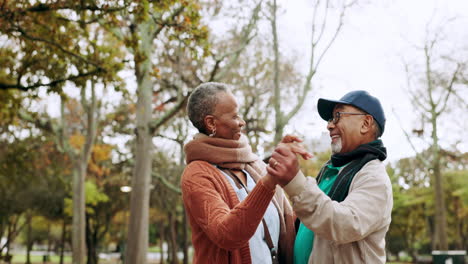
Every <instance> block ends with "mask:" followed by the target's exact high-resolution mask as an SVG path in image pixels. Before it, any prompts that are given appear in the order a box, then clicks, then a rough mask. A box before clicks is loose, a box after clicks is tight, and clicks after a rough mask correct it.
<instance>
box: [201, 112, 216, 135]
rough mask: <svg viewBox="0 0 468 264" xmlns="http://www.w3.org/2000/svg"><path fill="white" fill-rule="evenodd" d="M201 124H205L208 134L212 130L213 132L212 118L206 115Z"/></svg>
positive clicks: (213, 120)
mask: <svg viewBox="0 0 468 264" xmlns="http://www.w3.org/2000/svg"><path fill="white" fill-rule="evenodd" d="M203 122H204V123H205V128H206V130H207V132H208V133H211V132H212V131H213V130H215V127H216V124H215V118H214V116H212V115H206V116H205V118H204V119H203Z"/></svg>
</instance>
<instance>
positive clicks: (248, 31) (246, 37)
mask: <svg viewBox="0 0 468 264" xmlns="http://www.w3.org/2000/svg"><path fill="white" fill-rule="evenodd" d="M261 6H262V1H259V2H258V4H257V5H256V6H255V8H254V10H253V11H252V16H251V17H250V20H249V23H248V24H247V25H246V26H245V27H244V28H243V30H242V36H241V43H240V44H239V48H238V49H237V50H236V51H235V52H234V53H233V54H232V55H229V57H231V59H230V60H229V62H228V63H227V64H226V66H224V68H223V70H222V71H220V72H218V73H217V74H216V75H215V77H214V78H213V80H212V81H218V80H221V79H223V78H224V76H225V75H226V74H227V73H228V72H229V71H230V70H231V68H232V66H233V65H234V64H235V63H236V62H237V60H238V59H239V56H240V54H241V52H242V51H243V50H244V49H245V47H247V45H248V44H249V43H250V41H251V40H252V39H253V38H254V37H255V35H256V34H255V33H254V34H252V32H253V31H254V29H255V28H256V26H257V21H258V19H259V13H260V9H261Z"/></svg>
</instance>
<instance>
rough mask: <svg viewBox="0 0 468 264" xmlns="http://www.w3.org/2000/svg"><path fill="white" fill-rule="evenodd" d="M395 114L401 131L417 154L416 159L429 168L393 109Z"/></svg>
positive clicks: (428, 164)
mask: <svg viewBox="0 0 468 264" xmlns="http://www.w3.org/2000/svg"><path fill="white" fill-rule="evenodd" d="M392 112H393V114H394V115H395V117H396V119H397V120H398V124H399V125H400V128H401V130H402V131H403V133H404V134H405V137H406V140H407V141H408V143H409V144H410V146H411V148H412V149H413V150H414V153H416V159H417V160H418V161H419V162H421V164H423V165H424V166H425V167H427V168H429V167H430V166H431V164H430V163H429V162H427V161H426V160H425V159H423V158H422V157H421V154H420V153H419V152H418V151H417V150H416V147H415V146H414V144H413V141H411V137H410V136H409V134H408V132H406V130H405V129H404V128H403V125H402V124H401V121H400V118H399V117H398V114H397V113H396V112H395V109H392Z"/></svg>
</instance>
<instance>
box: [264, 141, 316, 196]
mask: <svg viewBox="0 0 468 264" xmlns="http://www.w3.org/2000/svg"><path fill="white" fill-rule="evenodd" d="M301 142H302V140H301V139H300V138H298V137H296V136H292V135H286V136H285V137H284V138H283V139H282V140H281V142H280V143H279V144H278V146H277V147H276V148H275V151H274V152H273V154H271V157H270V159H269V161H268V166H267V172H268V174H270V176H271V177H272V178H273V179H274V180H275V181H276V183H277V184H279V185H280V186H281V187H284V186H285V185H287V184H288V183H289V182H290V181H291V180H292V179H293V178H294V177H295V176H296V174H297V173H298V172H299V161H298V159H297V156H296V155H300V156H301V157H302V158H303V159H306V160H307V159H310V158H312V154H311V153H309V152H308V151H307V149H306V148H305V147H304V146H303V145H302V144H300V143H301Z"/></svg>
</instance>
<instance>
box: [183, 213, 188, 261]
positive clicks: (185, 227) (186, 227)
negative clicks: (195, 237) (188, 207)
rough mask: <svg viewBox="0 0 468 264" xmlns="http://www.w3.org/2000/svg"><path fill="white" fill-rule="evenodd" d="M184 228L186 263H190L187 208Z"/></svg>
mask: <svg viewBox="0 0 468 264" xmlns="http://www.w3.org/2000/svg"><path fill="white" fill-rule="evenodd" d="M182 219H183V220H182V221H183V225H184V226H183V229H184V233H183V235H184V241H183V242H184V264H188V263H189V253H188V247H189V243H188V242H189V239H188V223H187V213H186V212H185V210H184V211H183V218H182Z"/></svg>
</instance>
